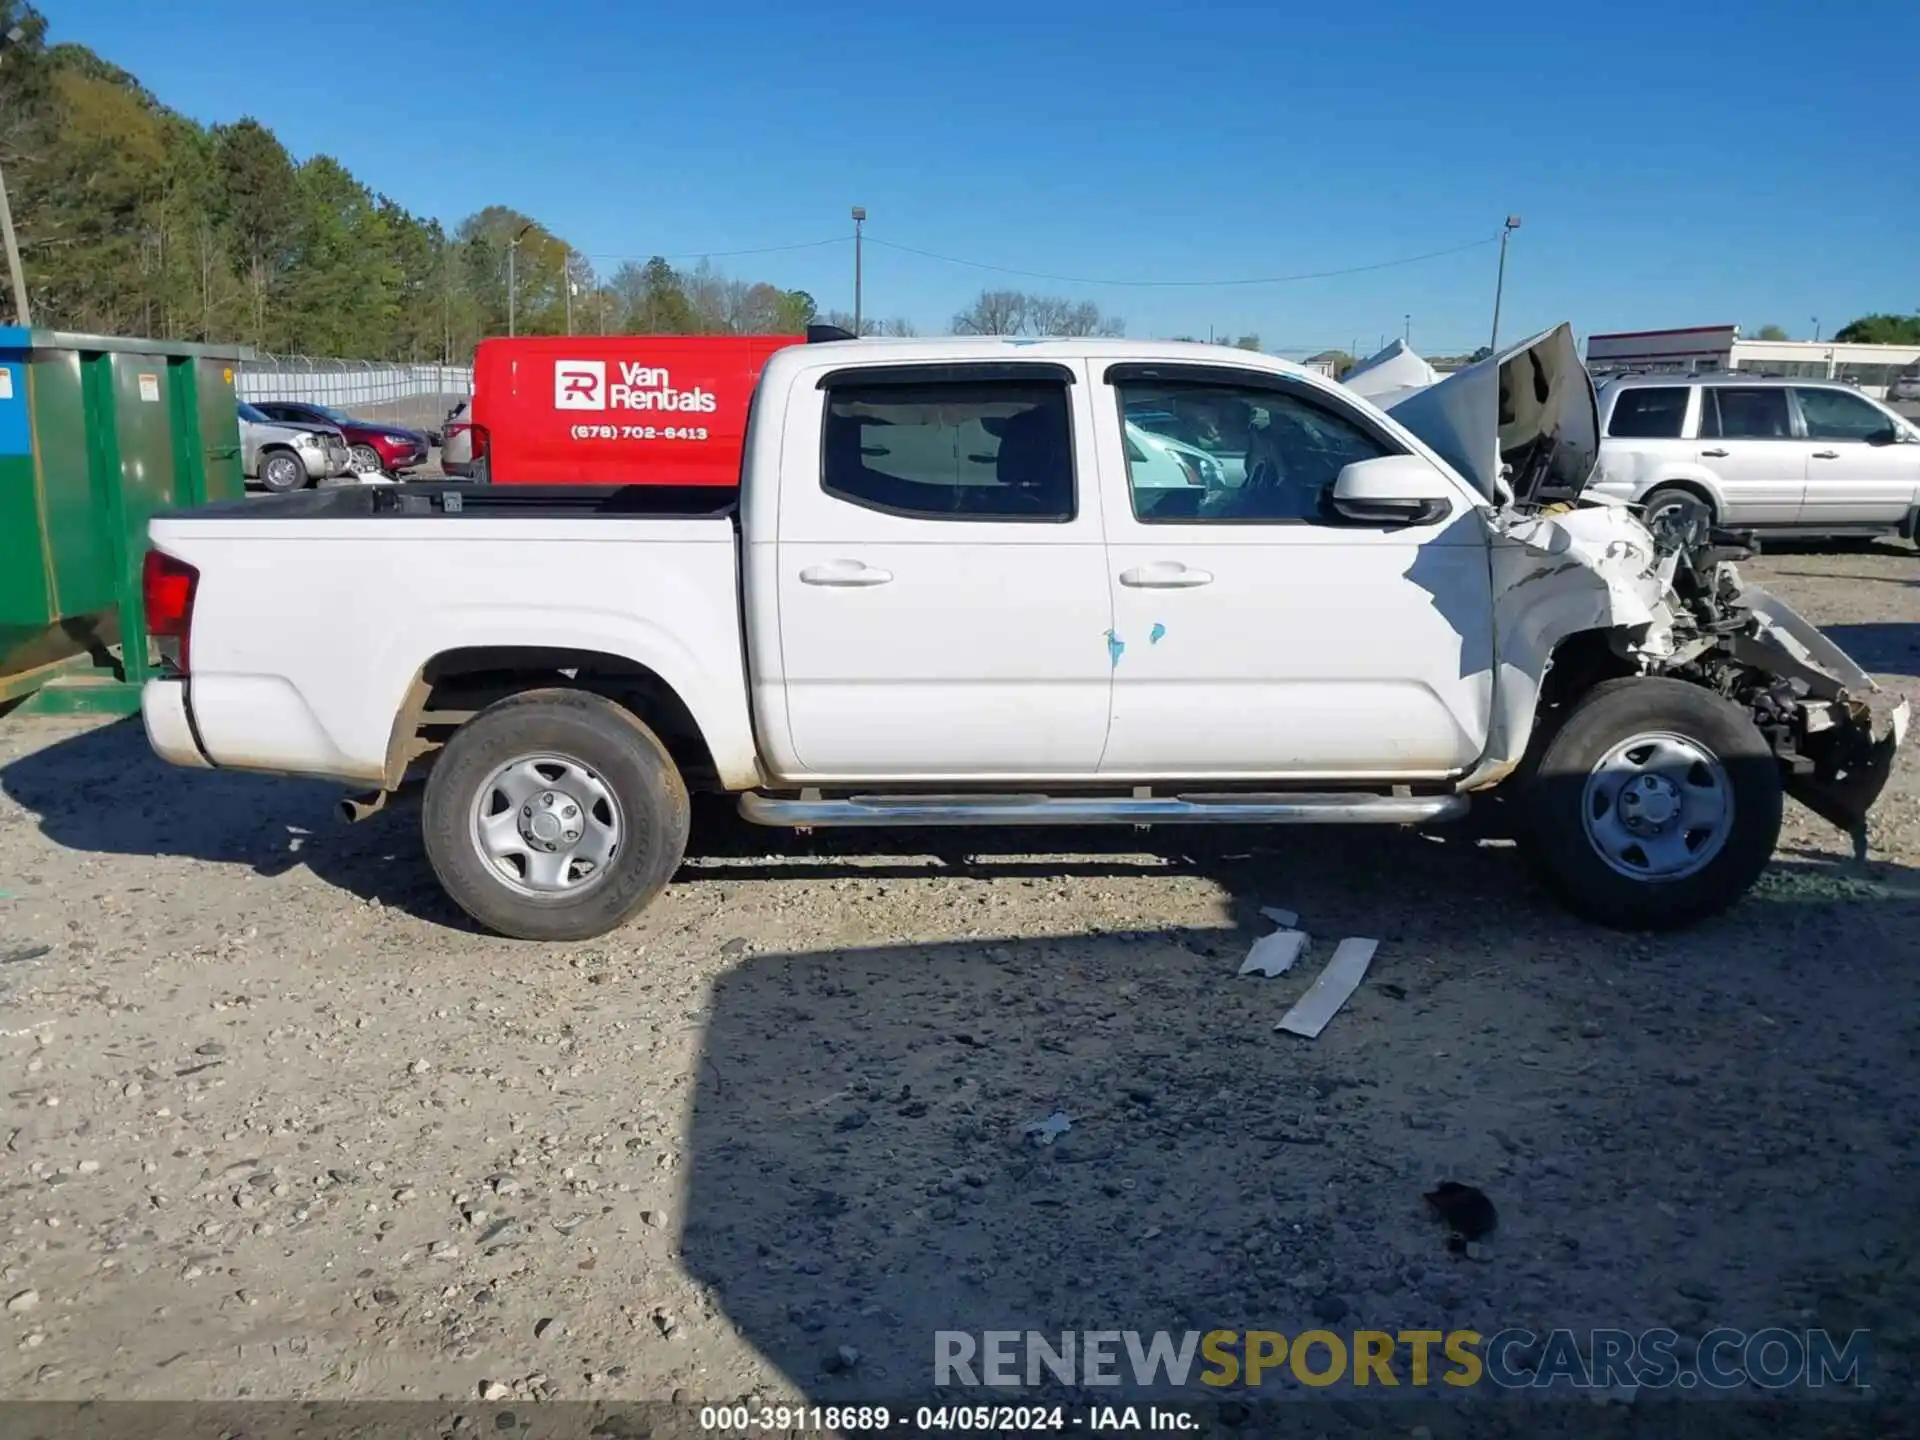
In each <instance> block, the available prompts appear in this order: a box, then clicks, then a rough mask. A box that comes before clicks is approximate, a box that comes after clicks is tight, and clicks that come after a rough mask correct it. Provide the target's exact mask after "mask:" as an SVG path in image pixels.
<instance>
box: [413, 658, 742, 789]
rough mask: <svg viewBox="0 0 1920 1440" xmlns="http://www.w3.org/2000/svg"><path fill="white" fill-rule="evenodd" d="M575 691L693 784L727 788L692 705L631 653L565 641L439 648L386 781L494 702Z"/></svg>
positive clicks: (419, 682) (418, 678)
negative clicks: (646, 733) (615, 708)
mask: <svg viewBox="0 0 1920 1440" xmlns="http://www.w3.org/2000/svg"><path fill="white" fill-rule="evenodd" d="M553 688H571V689H578V690H585V691H588V692H590V693H592V694H596V695H600V696H602V697H603V698H605V699H608V700H611V701H613V702H614V703H615V704H617V705H620V706H621V707H622V708H624V709H626V710H627V711H629V712H630V713H631V714H633V715H634V716H635V717H636V718H638V719H639V720H640V721H641V722H642V723H644V724H645V725H646V726H647V727H648V728H649V729H650V730H652V731H653V732H654V734H655V735H657V736H658V737H659V739H660V743H661V744H662V745H664V746H665V747H666V749H667V753H668V754H669V755H671V756H672V757H673V762H674V764H675V765H676V766H677V767H678V768H679V770H680V773H681V775H682V776H683V777H684V778H685V780H686V782H687V784H688V786H689V788H693V789H698V788H703V787H712V786H719V785H722V784H723V783H724V782H723V780H722V777H721V776H720V774H719V770H718V767H717V766H716V764H715V761H714V756H713V752H712V750H711V748H710V747H709V746H708V744H707V740H706V737H705V736H704V734H703V733H702V731H701V729H700V725H699V722H698V721H697V720H696V719H695V717H694V714H693V710H692V708H691V707H690V706H689V705H688V704H687V702H686V701H685V699H683V698H682V697H681V695H680V693H679V691H678V690H676V689H675V688H674V686H673V685H672V684H671V683H670V682H669V681H668V680H667V679H666V678H665V677H663V676H662V675H661V674H660V673H659V672H658V671H657V670H654V669H653V668H652V667H650V666H648V665H645V664H642V663H641V662H640V661H638V660H635V659H633V658H631V657H630V656H626V655H620V654H616V653H614V652H611V651H606V650H596V649H592V648H584V647H572V646H561V645H469V646H460V647H456V648H454V649H449V650H444V651H441V652H440V653H439V654H437V655H435V656H434V657H433V658H432V659H430V660H428V661H427V662H426V663H425V664H424V665H422V666H421V667H420V668H419V669H418V670H417V671H415V673H414V675H413V678H412V680H411V681H410V682H409V684H408V686H407V690H406V695H405V697H404V699H403V700H402V701H401V705H400V708H399V711H398V712H397V713H396V714H395V716H394V721H393V728H392V731H391V733H390V735H389V737H388V740H387V750H386V761H385V765H384V769H383V785H384V788H386V789H388V790H393V789H397V788H398V787H399V786H400V784H401V783H402V781H403V780H404V779H405V778H406V775H407V772H408V770H409V769H411V768H412V767H413V766H414V765H415V764H416V763H417V762H419V761H420V760H422V759H425V758H427V757H429V756H431V755H432V754H433V752H434V751H436V750H438V749H439V748H440V746H441V745H443V744H445V743H446V739H447V737H448V736H449V735H451V734H452V732H453V731H454V730H455V729H457V728H458V727H459V726H460V725H462V724H464V723H465V722H466V721H467V720H468V719H470V718H472V717H473V716H474V715H476V714H478V713H479V712H480V711H482V710H484V709H486V708H487V707H488V706H489V705H492V704H494V703H495V702H496V701H499V700H504V699H506V698H508V697H509V696H512V695H518V694H522V693H524V692H526V691H529V690H544V689H553Z"/></svg>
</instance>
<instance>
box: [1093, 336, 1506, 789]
mask: <svg viewBox="0 0 1920 1440" xmlns="http://www.w3.org/2000/svg"><path fill="white" fill-rule="evenodd" d="M1094 378H1095V380H1096V382H1098V381H1100V380H1102V379H1103V378H1104V381H1105V382H1106V383H1105V384H1101V385H1099V386H1098V388H1096V390H1095V392H1094V393H1095V396H1096V407H1097V408H1098V409H1100V410H1101V411H1102V422H1101V425H1100V428H1099V432H1098V433H1099V443H1100V446H1101V450H1100V458H1101V467H1102V474H1103V476H1105V475H1112V476H1114V477H1116V478H1115V483H1112V484H1110V485H1108V486H1107V487H1106V497H1107V531H1108V569H1109V575H1108V579H1109V581H1110V583H1111V587H1112V590H1111V593H1112V596H1113V606H1114V631H1115V635H1116V637H1117V639H1116V643H1117V644H1120V645H1124V646H1125V649H1124V650H1123V651H1122V652H1121V653H1120V656H1119V660H1118V663H1117V664H1116V665H1115V667H1114V691H1113V724H1112V727H1111V730H1110V732H1109V735H1108V740H1107V748H1106V756H1105V759H1104V760H1103V761H1102V763H1101V771H1102V773H1103V774H1107V775H1111V776H1113V777H1114V778H1116V779H1124V778H1129V777H1137V778H1149V777H1164V778H1167V779H1175V778H1194V779H1202V778H1207V777H1215V778H1222V779H1230V778H1247V779H1258V778H1262V777H1286V778H1290V779H1295V780H1307V779H1312V778H1313V777H1316V776H1327V777H1337V778H1341V779H1358V778H1360V777H1362V776H1368V777H1383V778H1385V777H1404V778H1407V779H1412V778H1416V777H1421V776H1440V775H1446V774H1450V773H1454V772H1457V771H1460V770H1462V769H1465V768H1467V767H1468V766H1470V765H1471V764H1472V763H1473V762H1474V761H1475V760H1477V759H1478V758H1479V756H1480V754H1481V751H1482V750H1483V749H1484V747H1485V744H1486V739H1487V731H1488V717H1489V713H1490V706H1491V702H1492V694H1493V596H1492V580H1491V575H1490V570H1489V565H1488V548H1487V535H1486V530H1485V527H1484V525H1483V524H1482V522H1481V520H1480V517H1479V515H1478V514H1477V513H1476V512H1475V511H1474V510H1473V509H1472V507H1471V504H1470V501H1469V499H1468V495H1467V492H1466V491H1465V490H1464V489H1463V490H1462V492H1461V499H1460V501H1459V503H1457V504H1455V505H1453V506H1452V512H1451V514H1449V515H1445V516H1441V517H1439V518H1435V519H1432V520H1429V521H1423V522H1418V523H1399V524H1385V523H1380V522H1378V521H1373V522H1367V521H1355V520H1353V519H1349V518H1346V517H1344V516H1342V515H1340V514H1338V513H1337V512H1335V511H1333V509H1332V508H1331V506H1330V505H1329V504H1328V500H1327V492H1328V491H1329V490H1330V489H1331V487H1332V485H1333V482H1334V480H1335V478H1336V477H1337V476H1338V475H1339V473H1340V471H1341V470H1342V469H1343V468H1344V467H1345V466H1346V465H1349V464H1352V463H1354V462H1356V461H1362V460H1370V459H1375V458H1378V457H1381V456H1386V455H1392V454H1396V453H1402V452H1403V451H1404V449H1405V447H1404V445H1402V444H1401V442H1399V441H1398V440H1396V439H1394V438H1393V437H1392V435H1391V434H1390V432H1387V431H1385V430H1383V429H1381V428H1380V427H1379V426H1378V425H1377V424H1376V423H1375V422H1374V421H1372V420H1371V419H1369V418H1367V416H1366V415H1365V414H1364V413H1363V412H1360V411H1358V410H1356V409H1353V408H1351V407H1348V406H1346V405H1343V404H1342V403H1341V402H1339V401H1338V400H1336V399H1335V398H1334V397H1332V396H1328V395H1326V394H1325V393H1324V392H1321V391H1319V390H1317V389H1315V388H1312V387H1310V386H1308V385H1307V384H1306V383H1305V382H1303V381H1297V380H1292V379H1289V378H1287V377H1283V376H1278V375H1273V374H1269V373H1264V372H1258V371H1251V370H1247V371H1240V370H1237V369H1229V368H1224V367H1216V366H1200V367H1191V368H1189V367H1182V366H1179V365H1162V364H1155V365H1116V366H1113V367H1111V368H1110V369H1109V370H1108V371H1107V372H1106V373H1105V375H1104V377H1102V376H1098V375H1097V376H1095V377H1094ZM1123 417H1124V419H1126V420H1130V421H1131V422H1132V423H1134V424H1136V425H1141V426H1158V427H1160V428H1161V429H1162V430H1163V431H1165V432H1166V436H1167V438H1168V439H1169V440H1171V441H1173V442H1175V443H1178V444H1181V445H1183V446H1188V447H1193V448H1196V449H1199V450H1203V451H1205V452H1207V454H1208V455H1209V456H1211V457H1212V459H1213V462H1214V473H1215V474H1216V475H1217V476H1218V478H1219V480H1220V482H1221V483H1220V484H1219V485H1218V486H1216V487H1209V488H1207V489H1197V488H1186V489H1179V488H1171V487H1165V486H1155V485H1150V484H1143V483H1140V482H1139V481H1138V480H1137V479H1136V478H1135V474H1134V468H1135V467H1133V466H1131V465H1130V464H1129V463H1128V460H1127V457H1126V454H1125V451H1124V447H1123V444H1122V423H1123Z"/></svg>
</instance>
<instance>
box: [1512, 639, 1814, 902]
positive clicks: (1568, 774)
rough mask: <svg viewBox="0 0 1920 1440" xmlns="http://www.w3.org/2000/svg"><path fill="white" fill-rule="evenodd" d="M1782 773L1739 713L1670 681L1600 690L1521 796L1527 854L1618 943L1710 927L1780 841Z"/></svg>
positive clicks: (1640, 680)
mask: <svg viewBox="0 0 1920 1440" xmlns="http://www.w3.org/2000/svg"><path fill="white" fill-rule="evenodd" d="M1782 793H1783V792H1782V784H1781V775H1780V765H1779V761H1778V760H1776V759H1775V758H1774V755H1773V752H1772V750H1771V749H1770V748H1769V747H1768V745H1767V742H1766V740H1765V739H1764V738H1763V737H1762V736H1761V734H1760V732H1759V731H1758V730H1756V729H1755V728H1754V726H1753V722H1752V721H1751V720H1750V719H1748V717H1747V714H1746V712H1745V711H1744V710H1742V709H1740V708H1739V707H1738V706H1736V705H1734V704H1733V703H1732V702H1731V701H1728V700H1725V699H1722V698H1721V697H1720V696H1718V695H1715V694H1713V693H1711V692H1710V691H1707V690H1703V689H1701V688H1699V687H1698V686H1695V685H1689V684H1686V683H1685V682H1683V681H1679V680H1666V679H1649V678H1644V677H1633V678H1629V679H1625V680H1610V681H1608V682H1606V683H1605V684H1602V685H1598V686H1596V687H1595V688H1594V689H1593V691H1592V692H1591V693H1589V694H1588V696H1587V697H1586V698H1585V699H1584V700H1582V701H1581V702H1580V704H1579V706H1578V707H1577V708H1576V709H1575V710H1574V711H1573V713H1572V714H1570V715H1569V716H1568V717H1567V719H1566V722H1565V723H1564V724H1563V725H1562V726H1561V727H1560V729H1559V731H1558V733H1557V734H1555V736H1554V737H1553V739H1552V741H1551V742H1550V743H1549V744H1548V745H1547V747H1546V750H1545V751H1544V753H1543V754H1542V755H1541V757H1540V763H1539V766H1538V768H1537V769H1536V770H1535V771H1534V772H1533V774H1532V776H1531V779H1530V781H1529V783H1528V786H1527V790H1526V793H1525V795H1524V797H1523V807H1522V808H1523V810H1524V812H1525V819H1526V822H1527V825H1526V832H1527V851H1528V854H1529V857H1530V859H1531V860H1532V861H1533V863H1534V865H1535V867H1536V868H1537V869H1538V870H1539V872H1540V874H1541V877H1542V878H1543V880H1544V881H1545V882H1546V884H1547V885H1548V887H1549V888H1550V889H1551V890H1553V892H1554V893H1555V894H1556V895H1557V896H1558V897H1559V898H1560V900H1561V901H1562V902H1563V903H1564V904H1565V905H1566V906H1567V907H1568V908H1569V909H1571V910H1574V911H1576V912H1577V913H1579V914H1581V915H1584V916H1585V917H1587V918H1588V919H1590V920H1596V921H1598V922H1600V923H1601V924H1603V925H1609V926H1612V927H1614V928H1616V929H1624V930H1669V929H1677V928H1679V927H1681V926H1685V925H1690V924H1692V923H1694V922H1695V921H1697V920H1703V919H1705V918H1707V917H1708V916H1710V915H1715V914H1718V913H1719V912H1720V911H1722V910H1725V909H1727V908H1728V907H1729V906H1731V905H1732V904H1734V902H1736V901H1737V900H1739V899H1740V898H1741V896H1743V895H1745V894H1746V893H1747V891H1748V890H1749V889H1751V888H1752V886H1753V883H1754V881H1755V880H1757V879H1758V878H1759V876H1760V872H1761V871H1762V870H1763V869H1765V868H1766V864H1767V861H1768V860H1769V859H1771V858H1772V855H1773V847H1774V844H1775V842H1776V841H1777V840H1778V839H1779V836H1780V815H1781V807H1782V804H1783V800H1782Z"/></svg>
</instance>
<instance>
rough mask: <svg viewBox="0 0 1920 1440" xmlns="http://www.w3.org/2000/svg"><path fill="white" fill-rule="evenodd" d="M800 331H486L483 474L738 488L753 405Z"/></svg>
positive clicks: (504, 478)
mask: <svg viewBox="0 0 1920 1440" xmlns="http://www.w3.org/2000/svg"><path fill="white" fill-rule="evenodd" d="M803 338H804V337H802V336H798V335H793V336H786V335H751V336H736V335H719V336H701V335H601V336H591V335H570V336H553V335H539V336H524V337H514V338H511V339H494V340H482V341H481V342H480V345H479V348H478V350H477V351H476V352H475V354H474V357H473V407H472V414H471V416H470V417H468V421H469V424H470V426H471V429H470V432H469V433H470V435H471V438H472V444H473V466H472V473H473V476H474V478H475V479H476V480H481V481H498V482H499V483H501V484H503V485H635V484H641V485H737V484H739V483H740V457H741V452H742V449H743V447H744V445H745V442H746V435H747V405H748V402H749V401H750V400H751V399H752V398H753V387H754V384H755V382H756V381H758V380H759V378H760V370H761V367H762V366H763V365H765V364H766V361H767V357H768V356H769V355H771V354H773V352H774V351H776V350H780V349H784V348H785V347H786V346H788V345H797V344H800V343H802V340H803Z"/></svg>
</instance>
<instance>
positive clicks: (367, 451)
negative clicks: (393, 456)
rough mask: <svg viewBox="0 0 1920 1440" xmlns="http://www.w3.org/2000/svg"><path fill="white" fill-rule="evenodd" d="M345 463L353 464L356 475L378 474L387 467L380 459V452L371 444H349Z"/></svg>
mask: <svg viewBox="0 0 1920 1440" xmlns="http://www.w3.org/2000/svg"><path fill="white" fill-rule="evenodd" d="M347 463H348V464H350V465H352V466H353V473H354V474H356V475H378V474H379V473H380V472H381V471H383V470H385V469H386V468H387V467H386V465H385V464H384V463H382V461H381V459H380V452H379V451H378V450H376V449H374V448H373V446H371V445H351V446H349V447H348V448H347Z"/></svg>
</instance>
